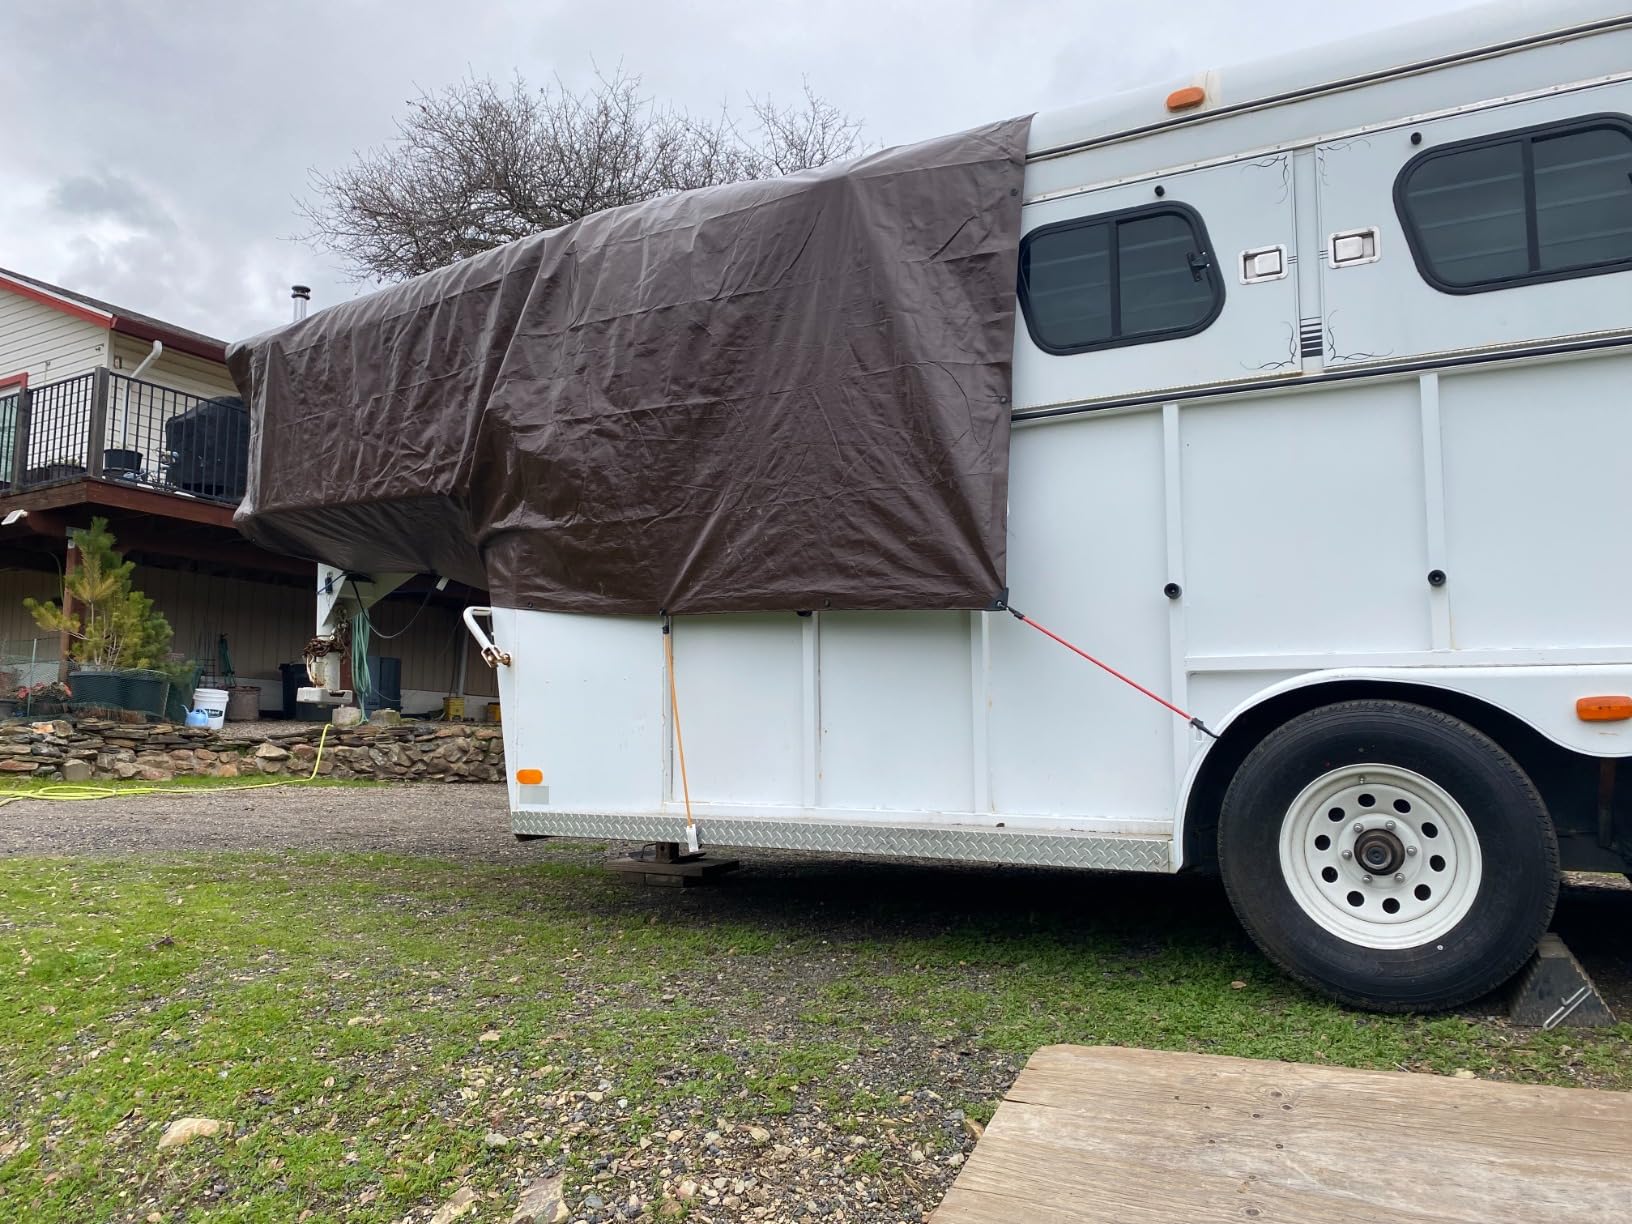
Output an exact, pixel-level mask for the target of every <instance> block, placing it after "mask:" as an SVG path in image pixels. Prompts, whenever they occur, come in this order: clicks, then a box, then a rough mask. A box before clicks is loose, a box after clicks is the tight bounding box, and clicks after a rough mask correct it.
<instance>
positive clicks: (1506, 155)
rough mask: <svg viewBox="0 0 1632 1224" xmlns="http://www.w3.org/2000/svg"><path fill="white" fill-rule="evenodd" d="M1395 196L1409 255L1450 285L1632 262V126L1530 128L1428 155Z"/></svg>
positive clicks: (1484, 285) (1580, 272)
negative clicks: (1409, 250) (1409, 245)
mask: <svg viewBox="0 0 1632 1224" xmlns="http://www.w3.org/2000/svg"><path fill="white" fill-rule="evenodd" d="M1395 198H1396V202H1397V205H1398V207H1399V211H1400V220H1401V222H1402V223H1403V224H1404V226H1405V231H1406V235H1407V237H1408V239H1409V240H1410V244H1411V252H1412V255H1413V256H1414V257H1415V258H1416V261H1417V266H1418V268H1419V269H1420V270H1421V271H1422V274H1423V276H1424V277H1425V278H1426V279H1427V280H1428V282H1429V283H1430V284H1432V285H1434V286H1436V287H1437V288H1440V289H1444V290H1446V291H1448V292H1452V293H1456V292H1464V293H1465V292H1476V291H1479V290H1485V289H1503V288H1507V287H1509V286H1512V285H1522V284H1528V283H1532V282H1535V281H1544V280H1558V279H1562V278H1564V277H1569V276H1588V275H1592V274H1595V273H1599V272H1613V271H1615V270H1617V269H1618V268H1622V267H1627V266H1632V124H1628V123H1626V122H1625V121H1621V120H1618V119H1613V118H1610V119H1595V120H1587V121H1580V122H1577V123H1574V124H1571V125H1564V126H1556V125H1555V126H1552V127H1548V128H1532V129H1527V130H1525V131H1521V132H1511V133H1507V134H1505V135H1502V136H1497V137H1493V138H1490V139H1486V140H1480V141H1470V142H1468V143H1466V144H1461V145H1450V146H1447V147H1446V148H1443V149H1435V150H1433V151H1432V152H1430V153H1426V154H1423V155H1422V156H1421V157H1419V158H1417V159H1416V160H1414V161H1413V162H1411V163H1410V164H1409V165H1407V166H1406V168H1405V169H1404V170H1403V171H1402V172H1401V174H1400V179H1399V182H1398V184H1397V186H1396V191H1395Z"/></svg>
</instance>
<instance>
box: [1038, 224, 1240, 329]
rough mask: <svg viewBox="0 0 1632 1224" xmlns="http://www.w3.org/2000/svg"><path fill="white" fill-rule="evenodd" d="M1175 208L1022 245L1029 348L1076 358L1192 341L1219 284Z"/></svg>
mask: <svg viewBox="0 0 1632 1224" xmlns="http://www.w3.org/2000/svg"><path fill="white" fill-rule="evenodd" d="M1208 250H1209V248H1208V245H1207V231H1206V229H1205V227H1204V226H1203V225H1202V222H1201V218H1200V217H1199V216H1198V215H1197V214H1196V213H1195V211H1194V210H1193V209H1190V208H1187V207H1185V206H1184V205H1182V204H1164V205H1158V206H1156V207H1153V208H1136V209H1129V210H1127V211H1125V212H1120V213H1107V214H1105V215H1103V216H1098V217H1084V218H1082V219H1080V220H1072V221H1063V222H1061V223H1059V224H1057V225H1048V226H1044V227H1043V228H1041V229H1037V230H1033V231H1032V232H1031V233H1030V234H1027V235H1026V237H1025V239H1024V240H1023V241H1022V242H1021V243H1020V308H1021V312H1022V314H1023V315H1024V316H1025V320H1026V328H1027V330H1028V331H1029V332H1030V333H1031V338H1032V340H1034V341H1035V342H1036V344H1037V347H1038V348H1040V349H1042V350H1044V351H1045V352H1049V353H1083V352H1087V351H1089V350H1090V349H1100V348H1114V347H1116V346H1118V345H1123V344H1145V343H1148V342H1150V341H1154V340H1170V339H1174V338H1176V337H1179V336H1192V335H1194V334H1195V333H1197V332H1199V331H1201V330H1202V329H1204V328H1205V327H1206V326H1207V325H1208V324H1209V323H1211V322H1212V321H1213V320H1214V319H1215V318H1217V317H1218V312H1219V310H1220V309H1222V307H1223V305H1224V289H1223V281H1222V279H1221V278H1220V277H1219V276H1218V274H1217V271H1216V269H1214V268H1213V267H1212V259H1211V257H1210V256H1209V254H1208Z"/></svg>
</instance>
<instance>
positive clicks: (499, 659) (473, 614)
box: [464, 608, 510, 667]
mask: <svg viewBox="0 0 1632 1224" xmlns="http://www.w3.org/2000/svg"><path fill="white" fill-rule="evenodd" d="M464 616H465V628H466V629H469V630H470V636H471V637H473V638H475V639H476V645H477V646H479V647H481V651H482V662H483V663H486V664H487V665H488V666H489V667H498V666H499V665H500V664H501V663H502V664H503V665H504V666H506V667H509V666H510V652H509V651H508V650H500V649H499V648H498V646H497V645H495V644H494V642H493V639H492V638H490V637H488V636H487V634H486V633H485V632H484V631H483V629H482V627H481V626H480V625H478V624H477V623H476V618H477V617H478V616H485V617H487V619H488V620H490V621H491V620H492V619H493V609H492V608H466V609H465V614H464Z"/></svg>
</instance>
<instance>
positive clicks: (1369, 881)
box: [1360, 872, 1371, 884]
mask: <svg viewBox="0 0 1632 1224" xmlns="http://www.w3.org/2000/svg"><path fill="white" fill-rule="evenodd" d="M1360 878H1361V879H1362V880H1364V881H1365V882H1366V883H1367V884H1370V883H1371V875H1370V873H1369V872H1368V873H1367V874H1366V875H1363V876H1361V877H1360Z"/></svg>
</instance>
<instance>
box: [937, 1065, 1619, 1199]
mask: <svg viewBox="0 0 1632 1224" xmlns="http://www.w3.org/2000/svg"><path fill="white" fill-rule="evenodd" d="M931 1218H932V1224H1012V1222H1013V1221H1018V1220H1025V1221H1028V1222H1031V1224H1100V1222H1102V1221H1103V1222H1105V1224H1110V1222H1112V1221H1114V1222H1115V1224H1214V1222H1222V1221H1229V1222H1230V1224H1245V1222H1248V1221H1251V1222H1252V1224H1311V1222H1314V1221H1318V1222H1319V1224H1376V1222H1377V1221H1379V1220H1388V1221H1390V1224H1419V1222H1420V1224H1428V1222H1430V1221H1431V1222H1432V1224H1453V1222H1455V1224H1461V1222H1462V1221H1467V1222H1469V1224H1474V1222H1477V1224H1503V1222H1506V1221H1513V1222H1514V1224H1517V1222H1519V1221H1523V1222H1524V1224H1533V1222H1534V1221H1538V1220H1546V1221H1549V1222H1551V1224H1586V1222H1587V1221H1592V1222H1594V1224H1600V1222H1601V1224H1608V1222H1609V1221H1626V1220H1628V1219H1632V1094H1628V1093H1617V1092H1604V1091H1593V1090H1589V1089H1581V1088H1538V1087H1530V1086H1525V1085H1518V1084H1502V1083H1494V1082H1490V1081H1485V1080H1470V1079H1455V1078H1449V1077H1445V1076H1437V1075H1422V1074H1406V1073H1400V1072H1385V1071H1352V1070H1344V1069H1339V1068H1332V1067H1315V1066H1307V1065H1304V1064H1299V1063H1280V1062H1259V1061H1253V1060H1249V1059H1241V1058H1221V1057H1217V1056H1213V1055H1203V1054H1167V1053H1157V1052H1154V1051H1149V1050H1126V1049H1112V1048H1107V1047H1092V1048H1090V1047H1083V1046H1050V1047H1047V1048H1045V1049H1042V1050H1039V1051H1038V1052H1037V1053H1036V1054H1035V1055H1033V1056H1032V1058H1031V1061H1030V1062H1028V1063H1027V1064H1026V1067H1025V1070H1023V1071H1022V1072H1021V1073H1020V1076H1019V1078H1018V1079H1017V1080H1016V1081H1015V1083H1014V1086H1013V1088H1011V1089H1010V1090H1009V1093H1008V1095H1007V1096H1006V1097H1005V1099H1004V1101H1003V1103H1002V1105H1001V1106H999V1108H998V1110H997V1114H996V1116H995V1117H994V1118H993V1119H992V1123H991V1125H990V1126H989V1127H987V1128H986V1133H985V1135H984V1137H983V1138H982V1139H981V1140H980V1143H979V1145H978V1146H977V1147H976V1149H975V1152H974V1154H973V1155H972V1156H971V1157H970V1159H969V1163H968V1164H967V1166H966V1167H965V1168H964V1170H963V1172H962V1174H960V1175H959V1177H958V1180H957V1182H956V1183H955V1184H954V1185H953V1187H952V1189H951V1191H950V1192H949V1193H948V1194H947V1196H946V1199H945V1201H944V1202H943V1203H942V1204H941V1206H940V1208H939V1209H938V1210H937V1211H936V1212H935V1214H934V1215H933V1216H932V1217H931Z"/></svg>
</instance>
